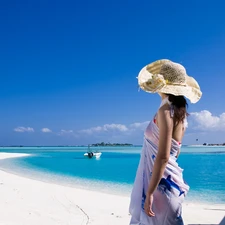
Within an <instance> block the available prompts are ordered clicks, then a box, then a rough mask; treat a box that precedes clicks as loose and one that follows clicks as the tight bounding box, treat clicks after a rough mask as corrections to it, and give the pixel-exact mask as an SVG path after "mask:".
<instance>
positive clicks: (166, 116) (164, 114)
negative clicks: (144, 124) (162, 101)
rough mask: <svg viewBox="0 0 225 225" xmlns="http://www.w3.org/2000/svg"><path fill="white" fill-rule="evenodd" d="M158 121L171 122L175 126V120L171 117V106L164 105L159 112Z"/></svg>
mask: <svg viewBox="0 0 225 225" xmlns="http://www.w3.org/2000/svg"><path fill="white" fill-rule="evenodd" d="M158 120H159V122H160V121H164V122H165V121H167V122H171V123H172V124H173V118H172V117H171V115H170V106H169V105H168V104H166V105H163V106H162V107H161V108H160V109H159V110H158Z"/></svg>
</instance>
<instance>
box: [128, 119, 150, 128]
mask: <svg viewBox="0 0 225 225" xmlns="http://www.w3.org/2000/svg"><path fill="white" fill-rule="evenodd" d="M148 124H149V121H145V122H141V123H139V122H136V123H132V124H130V127H131V128H132V129H134V130H145V129H146V127H147V126H148Z"/></svg>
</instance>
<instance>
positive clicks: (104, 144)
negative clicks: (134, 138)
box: [90, 142, 133, 146]
mask: <svg viewBox="0 0 225 225" xmlns="http://www.w3.org/2000/svg"><path fill="white" fill-rule="evenodd" d="M90 146H133V145H132V144H128V143H124V144H121V143H109V142H108V143H105V142H101V143H96V144H91V145H90Z"/></svg>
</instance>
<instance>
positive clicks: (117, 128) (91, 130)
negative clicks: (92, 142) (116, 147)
mask: <svg viewBox="0 0 225 225" xmlns="http://www.w3.org/2000/svg"><path fill="white" fill-rule="evenodd" d="M108 131H119V132H126V131H128V128H127V127H126V126H125V125H123V124H105V125H103V126H97V127H91V128H89V129H84V130H80V131H79V132H80V133H85V134H93V133H99V132H108Z"/></svg>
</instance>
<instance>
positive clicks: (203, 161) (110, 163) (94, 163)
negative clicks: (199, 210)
mask: <svg viewBox="0 0 225 225" xmlns="http://www.w3.org/2000/svg"><path fill="white" fill-rule="evenodd" d="M86 150H87V148H86V147H41V148H40V147H39V148H38V147H22V148H0V151H1V152H17V153H29V154H32V156H30V157H23V158H12V159H5V160H2V161H1V164H0V169H2V170H7V171H9V172H12V173H16V174H20V175H23V176H26V177H30V178H33V179H39V180H42V181H50V182H53V183H58V184H63V185H69V186H75V187H80V188H85V189H91V190H97V191H102V192H107V193H115V194H121V195H127V196H129V195H130V192H131V189H132V184H133V181H134V178H135V173H136V169H137V166H138V162H139V159H140V152H141V147H140V146H139V147H104V148H103V147H102V148H93V150H100V151H101V152H102V153H103V154H102V156H101V158H100V159H98V160H96V159H88V158H84V156H83V154H84V153H85V151H86ZM181 151H182V152H181V154H180V156H179V159H178V163H179V165H180V167H182V168H183V169H184V178H185V181H186V182H187V183H188V184H189V185H190V188H191V189H190V192H189V194H188V197H187V201H201V202H213V203H225V185H224V184H225V170H224V168H225V147H194V146H193V147H191V146H189V147H188V146H184V147H182V149H181Z"/></svg>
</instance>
